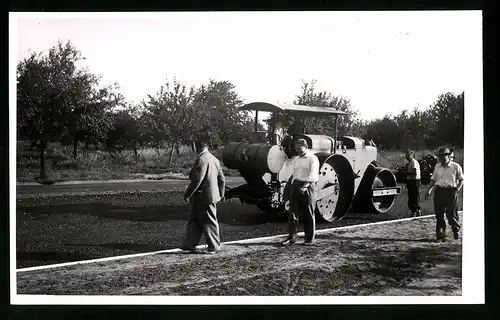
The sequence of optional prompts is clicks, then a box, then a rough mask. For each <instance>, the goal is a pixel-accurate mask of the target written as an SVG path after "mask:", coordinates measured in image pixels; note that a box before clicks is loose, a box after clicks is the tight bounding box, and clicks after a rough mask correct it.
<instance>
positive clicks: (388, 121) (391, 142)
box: [366, 115, 401, 150]
mask: <svg viewBox="0 0 500 320" xmlns="http://www.w3.org/2000/svg"><path fill="white" fill-rule="evenodd" d="M400 137H401V130H400V128H399V126H398V124H397V122H396V121H395V120H394V119H392V117H391V116H390V115H385V116H384V117H383V118H382V119H375V120H372V121H371V122H370V123H369V124H368V125H367V128H366V138H367V139H371V140H373V141H374V142H375V143H376V144H377V145H378V146H379V147H380V148H381V149H386V150H388V149H394V148H400V146H401V140H400Z"/></svg>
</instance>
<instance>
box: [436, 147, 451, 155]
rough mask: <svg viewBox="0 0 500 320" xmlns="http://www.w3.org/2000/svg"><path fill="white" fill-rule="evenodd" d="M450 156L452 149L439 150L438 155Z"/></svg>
mask: <svg viewBox="0 0 500 320" xmlns="http://www.w3.org/2000/svg"><path fill="white" fill-rule="evenodd" d="M450 154H451V150H450V148H447V147H441V148H439V151H438V155H440V156H445V155H450Z"/></svg>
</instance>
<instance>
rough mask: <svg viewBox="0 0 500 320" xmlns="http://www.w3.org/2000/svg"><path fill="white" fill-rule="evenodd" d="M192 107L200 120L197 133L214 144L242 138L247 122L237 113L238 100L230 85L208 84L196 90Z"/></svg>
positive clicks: (211, 81) (218, 82)
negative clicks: (201, 120)
mask: <svg viewBox="0 0 500 320" xmlns="http://www.w3.org/2000/svg"><path fill="white" fill-rule="evenodd" d="M193 103H194V106H195V108H196V109H197V110H198V111H199V112H201V114H202V118H203V119H204V123H203V124H200V126H198V131H199V132H201V133H202V132H207V133H209V134H210V136H211V137H212V142H213V143H214V144H226V143H228V142H230V141H239V140H242V139H243V137H244V136H245V135H246V133H247V130H248V126H247V123H248V122H249V121H251V119H249V117H248V113H247V112H242V111H240V110H239V109H238V107H239V106H240V105H241V103H242V100H241V98H240V97H239V95H238V93H237V92H236V90H235V86H234V85H233V84H232V83H231V82H229V81H215V80H210V82H209V83H208V84H207V85H202V86H200V87H199V88H198V89H197V90H196V92H195V94H194V99H193Z"/></svg>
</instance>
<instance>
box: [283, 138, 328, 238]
mask: <svg viewBox="0 0 500 320" xmlns="http://www.w3.org/2000/svg"><path fill="white" fill-rule="evenodd" d="M307 148H308V145H307V141H306V140H304V139H297V141H296V142H295V150H296V151H297V153H298V156H296V157H295V158H293V174H292V176H291V177H290V179H289V180H288V185H287V186H286V192H285V194H284V197H285V198H284V200H285V201H286V203H288V204H289V205H287V206H288V237H287V239H286V240H285V241H283V242H282V244H283V245H284V246H289V245H292V244H294V243H295V242H296V238H297V227H298V223H299V216H300V217H301V219H303V220H304V234H305V236H304V244H312V243H313V242H314V235H315V232H316V220H315V216H314V210H315V209H316V193H317V185H316V184H317V182H318V180H319V160H318V157H316V155H315V154H313V153H312V152H311V151H309V150H307Z"/></svg>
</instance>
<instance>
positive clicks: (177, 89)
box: [146, 79, 206, 165]
mask: <svg viewBox="0 0 500 320" xmlns="http://www.w3.org/2000/svg"><path fill="white" fill-rule="evenodd" d="M193 98H194V89H193V88H191V89H189V90H188V89H187V88H186V86H185V85H182V84H180V83H179V82H178V81H177V80H176V79H174V80H173V82H172V83H170V82H168V81H167V82H166V83H165V85H163V86H161V88H160V90H159V91H158V92H157V93H156V94H155V95H148V101H147V102H146V113H147V115H148V116H149V117H150V119H151V120H152V121H153V123H154V126H155V130H156V132H158V134H159V135H160V136H161V137H163V138H164V139H165V140H170V142H171V143H172V147H171V150H170V156H169V159H168V164H169V165H170V164H171V163H172V155H173V152H174V150H175V147H176V145H177V144H179V143H180V142H182V141H184V140H191V139H194V137H195V135H196V134H198V133H199V132H200V131H201V128H202V126H203V122H204V121H206V119H203V115H202V114H201V112H198V110H197V108H196V107H195V106H194V104H193Z"/></svg>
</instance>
